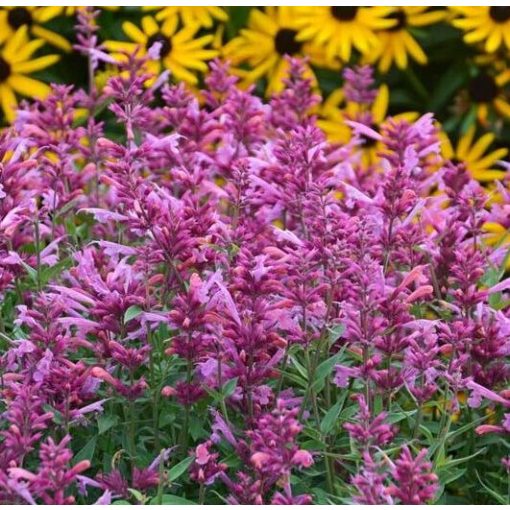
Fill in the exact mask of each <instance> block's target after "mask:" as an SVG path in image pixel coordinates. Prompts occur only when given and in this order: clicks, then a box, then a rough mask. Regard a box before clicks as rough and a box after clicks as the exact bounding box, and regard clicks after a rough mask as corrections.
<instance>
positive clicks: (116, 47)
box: [105, 16, 218, 85]
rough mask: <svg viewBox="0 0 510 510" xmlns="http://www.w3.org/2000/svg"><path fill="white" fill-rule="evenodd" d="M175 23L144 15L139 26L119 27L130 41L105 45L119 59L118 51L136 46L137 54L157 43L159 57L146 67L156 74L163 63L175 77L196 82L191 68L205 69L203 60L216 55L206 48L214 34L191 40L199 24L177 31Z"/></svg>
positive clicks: (213, 51) (170, 19)
mask: <svg viewBox="0 0 510 510" xmlns="http://www.w3.org/2000/svg"><path fill="white" fill-rule="evenodd" d="M177 24H178V21H177V19H176V18H168V19H167V20H166V21H165V22H164V23H163V24H162V25H159V24H158V23H157V22H156V20H155V19H154V18H153V17H152V16H144V17H143V18H142V21H141V27H138V26H136V25H135V24H134V23H131V22H130V21H125V22H124V23H123V24H122V29H123V30H124V33H125V34H126V35H127V37H129V39H131V41H132V42H124V41H106V42H105V47H106V49H108V50H109V51H111V52H114V55H113V56H114V58H116V59H118V60H119V59H122V58H123V56H122V54H121V53H120V52H122V51H126V52H129V53H133V52H135V51H136V49H137V48H139V51H140V55H146V54H147V52H148V50H149V49H150V48H151V47H152V46H153V45H154V43H156V42H159V43H161V50H160V60H158V61H155V60H150V61H149V62H148V63H147V70H148V71H149V72H151V73H153V74H155V75H157V74H159V72H160V71H161V65H163V66H164V67H165V68H166V69H169V70H170V71H171V73H172V75H173V76H174V77H175V78H176V79H178V80H183V81H185V82H187V83H189V84H191V85H196V84H197V83H198V79H197V77H196V75H195V74H194V71H201V72H206V71H207V64H206V63H205V62H206V61H207V60H209V59H211V58H214V57H216V56H217V55H218V52H217V51H216V50H212V49H206V46H207V45H208V44H210V43H211V41H212V40H213V37H214V36H213V35H212V34H209V35H204V36H202V37H198V38H196V39H194V37H195V35H196V33H197V32H198V30H199V28H200V27H199V25H189V26H186V27H183V28H181V29H180V30H178V29H177ZM124 58H125V57H124Z"/></svg>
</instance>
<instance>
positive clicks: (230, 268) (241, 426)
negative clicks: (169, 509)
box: [0, 8, 510, 504]
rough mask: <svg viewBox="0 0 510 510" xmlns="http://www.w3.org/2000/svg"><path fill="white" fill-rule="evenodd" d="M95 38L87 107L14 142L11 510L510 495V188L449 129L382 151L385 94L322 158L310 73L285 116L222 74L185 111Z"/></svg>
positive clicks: (365, 97) (57, 93)
mask: <svg viewBox="0 0 510 510" xmlns="http://www.w3.org/2000/svg"><path fill="white" fill-rule="evenodd" d="M149 19H152V18H147V20H149ZM176 19H177V18H176ZM97 20H98V13H97V12H96V11H95V10H94V9H92V8H83V9H80V11H79V24H78V27H77V43H78V44H77V45H76V50H77V51H79V52H80V53H81V54H83V55H85V56H86V58H87V59H88V63H89V72H90V76H89V85H88V90H76V89H73V88H72V87H68V86H63V85H54V86H53V87H52V91H51V92H50V94H49V95H48V96H47V97H46V99H44V100H38V101H35V102H33V103H32V104H28V103H26V104H24V105H22V107H21V108H20V111H19V113H18V116H17V119H16V122H15V123H14V124H13V126H12V127H10V128H8V129H6V130H4V131H3V132H2V133H1V134H0V255H1V256H0V293H1V295H2V304H1V318H2V320H1V322H0V413H1V417H2V420H1V423H0V502H2V503H6V504H15V503H30V504H71V503H79V504H81V503H87V504H89V503H94V502H97V503H98V504H99V503H105V504H109V503H112V502H113V503H115V502H118V503H130V504H146V503H149V504H179V503H186V502H190V501H191V502H199V503H209V502H211V503H219V502H226V503H228V504H310V503H334V504H339V503H351V502H354V503H358V504H393V503H403V504H425V503H431V502H436V501H440V502H444V501H449V500H448V499H441V498H448V497H449V496H450V495H452V494H455V495H456V496H455V497H457V496H459V495H460V494H461V493H462V490H463V487H465V486H467V487H474V486H479V485H477V484H478V482H477V476H478V475H479V473H482V472H485V471H487V470H491V472H492V473H496V471H497V472H498V473H500V474H501V473H503V472H504V471H505V470H506V471H505V473H506V472H507V471H508V456H507V455H506V453H505V452H503V451H496V449H493V448H492V447H491V448H486V447H485V446H486V444H488V443H484V442H483V441H485V440H486V439H487V438H488V437H490V438H491V440H492V438H493V441H494V442H496V441H498V440H499V439H500V438H504V439H502V440H504V441H506V436H507V435H508V433H509V431H510V394H509V390H508V383H509V380H510V364H509V354H510V343H509V340H508V338H509V332H510V315H509V311H508V310H509V306H508V305H509V289H510V284H509V280H508V279H507V274H506V271H507V269H508V253H507V251H508V245H505V244H504V242H501V243H499V244H495V243H492V244H491V242H489V241H490V239H488V236H487V228H488V227H487V224H494V223H497V224H498V225H504V226H505V228H508V226H509V224H508V218H507V216H508V207H509V203H510V194H509V192H508V189H507V187H505V186H507V184H505V183H504V182H502V183H499V184H498V185H497V186H496V188H494V190H491V191H489V190H487V189H485V188H484V187H483V186H481V185H480V184H478V183H476V182H475V181H474V180H473V179H472V178H471V176H470V175H469V174H468V173H467V171H466V169H465V168H464V167H463V166H462V165H461V164H458V163H457V162H455V161H446V160H444V159H443V157H442V155H441V150H440V149H441V145H440V141H439V138H438V129H437V125H436V123H435V121H434V119H433V116H432V114H427V115H424V116H422V117H420V118H417V119H416V120H414V121H411V120H409V118H406V119H407V120H406V119H402V118H391V117H390V118H387V119H385V120H383V121H382V122H381V123H379V124H378V125H375V124H374V122H373V118H372V117H371V115H372V114H371V113H370V108H371V106H372V105H373V103H374V101H376V100H377V98H378V94H380V93H382V92H381V91H380V90H379V89H376V88H375V78H374V76H373V72H372V70H371V68H369V67H361V68H355V69H346V70H345V71H344V72H343V76H344V81H345V85H344V95H345V99H346V101H347V102H348V103H349V105H350V107H349V108H351V110H349V111H351V114H350V115H349V116H348V118H347V117H346V120H345V122H346V124H345V125H344V126H342V127H344V128H345V127H348V128H349V129H351V130H352V136H351V139H350V141H349V142H348V143H346V144H343V145H339V144H333V143H330V142H328V140H327V138H326V135H325V134H324V133H323V132H322V131H321V129H319V127H318V126H317V118H316V115H317V112H318V109H319V108H320V106H319V103H320V101H321V97H320V96H319V95H318V94H317V93H316V90H315V82H314V81H313V80H312V79H311V78H310V76H309V75H308V74H307V64H306V63H304V62H303V61H301V60H299V59H296V58H291V57H286V61H285V63H286V65H288V75H287V78H286V79H285V82H284V89H283V90H282V91H281V92H279V93H278V94H277V95H275V96H273V97H272V98H269V99H268V100H263V99H261V98H260V97H259V96H258V95H257V93H256V91H255V89H254V88H248V89H243V88H241V87H240V86H239V84H238V78H237V77H236V74H239V72H240V71H239V70H238V69H236V70H234V71H233V72H231V70H230V67H229V64H228V63H227V62H222V61H219V60H217V61H213V62H211V63H210V70H209V73H208V75H207V76H206V77H205V80H204V84H205V85H204V90H199V89H198V88H193V89H190V88H188V87H187V86H185V85H184V84H183V83H178V82H176V81H175V80H174V77H172V76H170V75H169V73H168V72H163V73H161V74H160V75H153V74H151V72H149V70H150V69H153V68H157V66H152V64H154V63H156V61H159V59H160V58H165V56H166V55H163V52H165V51H167V50H168V48H165V47H163V44H162V41H161V40H159V39H158V37H155V38H151V39H150V40H149V41H147V46H146V47H145V48H138V50H137V51H134V52H132V53H130V54H122V55H121V56H122V58H118V59H114V58H113V57H112V56H111V55H109V54H108V53H107V52H106V50H105V47H104V46H102V44H101V41H100V40H99V38H98V35H97V22H98V21H97ZM147 20H146V22H145V23H151V22H150V21H147ZM158 22H159V20H158ZM154 23H156V21H154ZM183 30H184V29H183ZM175 37H178V36H177V35H176V36H175ZM143 50H145V51H143ZM101 63H104V64H105V66H106V69H107V71H105V72H106V74H107V75H109V78H108V79H106V80H104V81H106V83H103V82H101V81H99V80H96V78H97V70H98V68H99V67H101V66H100V64H101ZM305 64H306V65H305ZM101 65H102V64H101ZM339 79H340V77H339ZM352 112H354V113H352ZM366 151H371V153H370V154H371V155H370V164H369V165H368V167H367V166H366V165H364V164H361V161H363V158H364V157H365V156H366ZM459 436H461V437H462V440H461V437H459ZM464 436H465V437H464ZM491 444H492V443H491ZM505 444H506V443H505ZM477 463H480V468H478V467H477V466H478V464H477ZM505 476H506V474H505ZM500 479H501V477H500V478H497V477H493V478H491V479H490V480H489V478H487V480H488V481H487V483H488V484H490V483H494V487H492V486H491V487H490V490H491V491H492V493H494V492H496V493H498V492H497V491H502V490H503V489H502V486H503V485H505V484H503V483H501V484H499V485H497V483H498V482H497V481H498V480H500ZM491 480H492V481H491ZM496 485H497V486H496ZM505 490H506V485H505ZM477 491H478V492H476V494H477V497H478V496H480V494H481V493H482V492H483V490H482V489H480V490H477ZM459 497H460V496H459ZM484 497H485V496H484ZM480 498H481V496H480ZM483 501H484V502H485V500H483Z"/></svg>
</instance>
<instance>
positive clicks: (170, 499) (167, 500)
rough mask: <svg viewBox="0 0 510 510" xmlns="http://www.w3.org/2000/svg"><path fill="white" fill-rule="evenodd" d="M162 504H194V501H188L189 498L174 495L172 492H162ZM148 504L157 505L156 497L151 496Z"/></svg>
mask: <svg viewBox="0 0 510 510" xmlns="http://www.w3.org/2000/svg"><path fill="white" fill-rule="evenodd" d="M161 504H162V505H196V503H195V502H194V501H190V500H189V499H185V498H181V497H180V496H175V495H174V494H163V497H162V498H161ZM149 505H159V501H158V497H157V496H156V497H155V498H152V499H151V500H150V502H149Z"/></svg>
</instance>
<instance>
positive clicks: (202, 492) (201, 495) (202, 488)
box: [198, 483, 205, 505]
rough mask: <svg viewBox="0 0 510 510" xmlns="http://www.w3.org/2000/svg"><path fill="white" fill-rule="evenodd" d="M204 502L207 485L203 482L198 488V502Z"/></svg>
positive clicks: (201, 503) (200, 503)
mask: <svg viewBox="0 0 510 510" xmlns="http://www.w3.org/2000/svg"><path fill="white" fill-rule="evenodd" d="M204 502H205V485H204V484H203V483H201V484H200V488H199V489H198V504H199V505H203V504H204Z"/></svg>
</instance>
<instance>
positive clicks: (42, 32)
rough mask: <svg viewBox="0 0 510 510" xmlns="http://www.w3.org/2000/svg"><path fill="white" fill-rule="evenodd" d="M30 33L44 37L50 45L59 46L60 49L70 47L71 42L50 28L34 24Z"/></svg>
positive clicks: (67, 49) (66, 49) (68, 49)
mask: <svg viewBox="0 0 510 510" xmlns="http://www.w3.org/2000/svg"><path fill="white" fill-rule="evenodd" d="M32 34H33V35H35V36H36V37H40V38H41V39H44V40H45V41H46V42H48V43H49V44H51V45H52V46H55V47H57V48H60V49H61V50H64V51H71V49H72V46H71V43H70V42H69V41H68V40H67V39H66V38H65V37H62V36H61V35H59V34H57V33H56V32H52V31H51V30H48V29H46V28H43V27H41V26H39V25H34V26H33V27H32Z"/></svg>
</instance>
